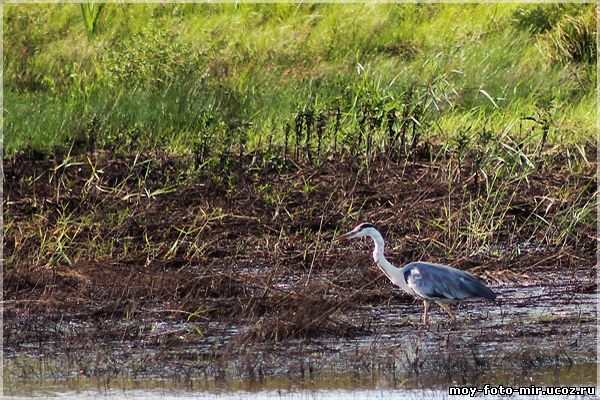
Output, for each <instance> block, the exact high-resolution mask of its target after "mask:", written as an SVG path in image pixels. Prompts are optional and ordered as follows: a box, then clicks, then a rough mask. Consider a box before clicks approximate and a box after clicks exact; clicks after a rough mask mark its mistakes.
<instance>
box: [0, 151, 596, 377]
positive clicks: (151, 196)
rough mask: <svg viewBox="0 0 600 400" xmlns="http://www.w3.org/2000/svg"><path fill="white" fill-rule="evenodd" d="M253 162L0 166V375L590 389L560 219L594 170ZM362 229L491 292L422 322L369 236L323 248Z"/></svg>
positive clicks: (575, 239)
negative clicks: (501, 175)
mask: <svg viewBox="0 0 600 400" xmlns="http://www.w3.org/2000/svg"><path fill="white" fill-rule="evenodd" d="M259 159H260V160H262V161H260V162H259V161H257V157H251V156H248V157H245V158H243V159H238V160H234V161H231V162H223V163H222V165H219V166H218V168H216V169H214V170H213V172H207V171H204V170H203V169H202V168H200V169H199V170H198V169H196V166H195V165H194V163H193V160H190V159H187V158H183V157H172V156H165V155H157V154H138V155H137V156H135V157H134V156H119V155H115V154H110V155H109V154H99V155H98V154H97V155H95V156H94V157H91V158H88V157H86V156H81V157H78V158H74V159H69V160H68V162H56V161H53V160H51V159H45V158H44V157H37V156H35V155H34V156H32V155H31V154H29V155H27V154H22V155H19V156H17V157H15V158H13V159H11V160H6V161H5V164H4V168H5V182H4V220H5V237H4V257H5V260H6V262H5V264H4V314H3V316H4V326H3V333H4V343H3V344H4V354H5V360H6V362H7V368H6V371H5V382H6V381H7V379H8V381H9V382H10V381H11V380H14V381H30V380H36V379H56V380H59V381H60V380H64V379H71V378H73V377H76V376H101V377H106V376H107V377H116V376H127V377H132V378H134V379H135V378H136V377H143V376H159V377H172V379H176V380H178V381H179V380H181V381H185V382H192V381H193V380H194V379H212V380H217V381H219V380H227V379H236V378H238V377H240V376H243V377H251V378H253V377H256V378H257V379H264V378H265V377H269V376H279V375H288V376H305V375H312V374H320V373H325V372H326V371H362V372H365V371H367V372H368V371H384V372H385V373H386V374H389V379H388V382H393V385H396V384H397V385H412V386H415V387H419V386H423V387H428V386H427V385H429V384H431V382H432V380H436V379H437V381H436V382H438V383H445V384H447V383H448V382H462V383H468V382H471V383H473V382H479V381H480V380H482V379H484V378H485V377H486V376H487V377H488V378H489V379H491V378H490V377H493V379H497V380H499V381H504V380H510V379H513V378H510V377H511V376H514V374H513V372H514V371H515V370H517V371H520V373H522V375H523V376H522V378H526V377H527V376H529V375H531V374H538V375H536V376H545V374H546V373H550V374H551V373H552V370H553V369H555V370H556V369H560V368H564V367H565V366H577V367H581V366H583V367H582V368H583V370H585V371H588V370H590V371H591V369H594V371H593V375H592V374H591V372H590V373H589V376H593V377H595V365H596V364H595V363H596V360H595V351H596V349H595V347H596V345H595V343H596V320H595V304H596V285H595V283H596V250H595V248H596V247H595V246H596V232H595V215H593V216H591V219H593V221H591V222H590V221H588V222H587V223H581V224H579V225H577V227H576V229H570V230H567V232H566V233H565V231H564V229H565V228H564V227H563V226H562V225H561V221H563V222H564V219H565V218H564V215H565V214H566V213H568V212H569V210H570V209H573V208H574V207H573V205H574V204H575V205H577V204H579V203H581V204H585V202H586V201H587V199H589V198H592V197H593V196H595V191H596V185H595V180H594V179H595V178H594V171H595V165H589V166H588V167H584V168H582V169H581V170H580V171H578V172H573V171H572V170H568V169H566V168H565V165H564V164H563V163H561V162H553V163H548V164H545V165H554V167H547V166H546V167H540V168H539V169H538V170H536V171H535V172H530V173H528V176H527V179H519V180H514V182H515V184H514V187H512V188H511V190H509V191H506V190H504V191H502V190H498V191H497V192H494V190H495V189H494V186H493V184H492V183H490V180H488V181H486V180H485V176H484V175H483V174H481V173H480V172H479V171H478V170H477V167H476V166H474V163H469V162H462V163H461V164H459V163H456V162H453V161H452V160H451V159H438V160H431V158H430V157H429V155H427V154H422V155H418V156H414V157H413V158H412V159H405V160H393V159H389V158H387V157H379V158H376V159H374V160H372V161H371V162H370V163H369V164H368V166H367V165H365V164H360V165H359V164H358V163H353V162H351V161H348V162H342V163H340V162H337V161H335V160H325V161H324V162H322V164H320V165H318V166H315V165H309V164H308V163H307V162H294V161H292V160H279V159H266V158H265V157H261V158H259ZM559 161H560V160H559ZM519 173H520V172H519V171H516V172H515V174H519ZM505 179H507V180H510V179H512V178H511V177H510V176H506V177H505ZM489 193H492V195H491V196H492V197H490V194H489ZM494 193H495V194H494ZM559 193H560V194H559ZM486 199H487V200H489V199H493V201H496V202H497V203H498V207H497V208H495V209H492V210H490V211H489V215H488V214H485V212H486V211H485V206H484V204H485V202H486ZM489 201H491V200H489ZM478 206H479V208H477V207H478ZM575 208H576V207H575ZM478 210H479V212H478ZM542 215H543V218H541V216H542ZM477 218H480V219H481V220H484V219H486V218H488V219H489V221H492V222H495V223H497V224H498V226H495V227H494V229H491V228H490V231H489V232H478V231H477V230H476V229H475V228H478V229H485V228H486V227H488V228H489V226H490V225H487V224H481V223H479V224H478V223H477V221H476V219H477ZM540 218H541V219H543V220H544V221H545V222H543V223H542V222H540ZM363 221H368V222H371V223H374V224H375V225H376V226H377V227H378V228H379V229H380V230H381V232H382V233H383V234H384V237H385V238H386V240H387V241H388V243H389V244H388V247H387V249H386V253H387V255H388V258H389V259H391V260H392V261H393V262H394V263H395V264H396V265H398V266H400V265H402V264H405V263H407V262H409V261H414V260H427V261H432V262H440V263H445V264H450V265H452V266H454V267H457V268H461V269H464V270H467V271H470V272H472V273H473V274H475V275H477V276H479V277H480V278H482V279H483V280H484V281H486V282H487V283H488V284H489V285H490V286H491V287H492V288H493V289H494V290H495V291H496V292H497V294H498V300H497V301H495V302H490V303H485V302H483V303H481V302H480V303H468V304H463V305H461V307H460V309H459V320H458V322H456V323H454V324H450V323H448V322H447V321H446V317H445V315H444V314H443V312H442V311H441V310H440V309H434V311H433V314H432V316H431V318H432V320H433V323H432V325H431V326H430V327H429V329H427V328H425V327H423V326H422V325H421V324H420V323H419V317H420V313H421V311H422V304H421V303H420V302H415V301H414V300H413V299H412V298H411V297H409V296H408V295H406V294H404V293H402V292H401V291H400V290H399V289H397V288H395V287H393V286H392V285H391V283H390V282H388V281H387V280H386V278H385V277H384V276H383V274H382V273H381V272H380V271H379V270H378V269H377V268H376V267H375V266H374V265H373V263H372V260H371V258H370V250H369V249H370V243H368V242H367V241H364V242H360V241H356V242H349V243H343V244H337V243H332V239H333V237H334V236H335V235H337V234H339V233H341V232H343V231H346V230H349V229H351V228H352V227H353V226H354V225H355V224H356V223H357V222H363ZM40 360H45V361H40ZM586 366H587V367H586ZM511 371H512V372H511ZM536 371H537V372H536ZM548 371H550V372H548ZM6 372H8V374H7V373H6ZM586 374H587V372H586ZM7 375H8V376H9V378H7ZM586 376H587V375H586ZM514 379H518V378H514ZM586 379H588V378H586ZM589 379H592V378H589ZM589 379H588V380H589Z"/></svg>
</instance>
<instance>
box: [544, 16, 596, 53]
mask: <svg viewBox="0 0 600 400" xmlns="http://www.w3.org/2000/svg"><path fill="white" fill-rule="evenodd" d="M596 27H597V16H596V11H595V10H594V9H593V8H591V9H590V10H589V11H588V12H585V13H582V14H580V15H577V16H571V15H565V16H563V17H562V18H561V19H560V20H559V21H558V22H557V23H556V26H555V27H554V28H553V29H552V30H550V31H548V32H546V33H545V34H544V36H543V43H544V45H545V47H546V48H547V52H548V54H549V56H550V59H551V60H552V61H555V62H560V63H563V64H566V63H570V62H573V63H585V64H590V65H595V63H596V59H597V50H596V39H597V37H596V36H597V30H596Z"/></svg>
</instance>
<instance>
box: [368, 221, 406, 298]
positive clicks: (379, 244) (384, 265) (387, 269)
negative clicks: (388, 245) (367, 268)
mask: <svg viewBox="0 0 600 400" xmlns="http://www.w3.org/2000/svg"><path fill="white" fill-rule="evenodd" d="M370 236H371V239H373V242H374V243H375V248H374V249H373V259H374V260H375V263H376V264H377V265H378V266H379V268H381V269H382V270H383V272H384V273H385V274H386V276H387V277H388V278H389V279H390V280H391V281H392V282H393V283H395V284H396V285H398V286H400V287H402V288H403V289H405V290H408V287H407V285H406V279H404V273H403V271H402V268H398V267H395V266H394V265H392V263H390V262H389V261H388V260H387V259H386V258H385V256H384V255H383V249H384V246H385V243H384V242H383V237H382V236H381V234H380V233H379V232H376V233H374V234H373V235H370Z"/></svg>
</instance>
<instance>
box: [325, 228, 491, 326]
mask: <svg viewBox="0 0 600 400" xmlns="http://www.w3.org/2000/svg"><path fill="white" fill-rule="evenodd" d="M367 236H368V237H370V238H371V239H373V242H374V243H375V248H374V250H373V259H374V260H375V263H376V264H377V265H378V266H379V268H381V270H382V271H383V272H384V273H385V275H386V276H387V277H388V278H389V279H390V280H391V281H392V283H393V284H395V285H397V286H400V288H402V289H403V290H404V291H405V292H407V293H408V294H410V295H412V296H415V297H418V298H421V299H423V303H424V308H425V309H424V311H423V323H424V324H425V325H427V324H428V321H429V320H428V314H427V312H428V308H429V305H430V303H431V302H434V303H436V304H438V305H439V306H440V307H442V308H443V309H444V311H446V312H447V313H448V315H449V316H450V320H451V321H454V320H455V319H456V314H455V313H454V312H453V311H452V308H451V307H450V304H452V303H457V302H460V301H463V300H472V299H479V298H485V299H489V300H494V299H495V298H496V294H495V293H494V292H493V291H491V290H490V289H489V288H488V287H487V286H485V285H484V284H483V283H481V282H480V281H479V280H478V279H477V278H475V277H474V276H473V275H471V274H470V273H468V272H465V271H461V270H458V269H456V268H452V267H449V266H447V265H441V264H433V263H429V262H423V261H417V262H411V263H410V264H407V265H405V266H404V267H403V268H398V267H395V266H394V265H392V264H391V263H390V262H389V261H388V260H387V259H386V258H385V256H384V255H383V248H384V245H385V243H384V241H383V237H382V236H381V233H379V231H378V230H377V229H375V227H374V226H373V225H371V224H368V223H363V224H360V225H358V226H357V227H356V228H354V229H353V230H351V231H350V232H348V233H345V234H343V235H341V236H338V237H337V238H336V240H343V239H351V238H360V237H367Z"/></svg>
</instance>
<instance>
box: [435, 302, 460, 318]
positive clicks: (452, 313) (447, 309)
mask: <svg viewBox="0 0 600 400" xmlns="http://www.w3.org/2000/svg"><path fill="white" fill-rule="evenodd" d="M438 304H439V305H440V307H442V308H443V309H444V311H446V312H447V313H448V315H449V316H450V321H451V322H454V321H456V313H455V312H454V311H452V307H450V304H446V303H438Z"/></svg>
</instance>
